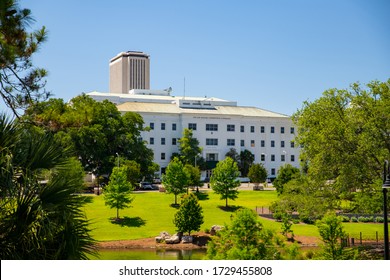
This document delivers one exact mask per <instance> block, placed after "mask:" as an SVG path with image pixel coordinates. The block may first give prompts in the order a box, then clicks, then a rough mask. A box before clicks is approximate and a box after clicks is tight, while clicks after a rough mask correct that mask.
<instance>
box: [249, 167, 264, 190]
mask: <svg viewBox="0 0 390 280" xmlns="http://www.w3.org/2000/svg"><path fill="white" fill-rule="evenodd" d="M248 177H249V179H250V180H251V182H252V183H254V184H255V186H258V185H259V183H264V182H265V180H267V177H268V174H267V170H266V169H265V167H264V165H263V164H262V163H255V164H252V165H251V167H250V168H249V172H248Z"/></svg>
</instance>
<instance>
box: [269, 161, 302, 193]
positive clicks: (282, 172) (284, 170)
mask: <svg viewBox="0 0 390 280" xmlns="http://www.w3.org/2000/svg"><path fill="white" fill-rule="evenodd" d="M299 173H300V171H299V169H298V168H296V167H294V166H292V165H291V164H286V165H284V166H281V167H280V169H279V171H278V176H277V177H276V179H275V180H274V181H273V185H274V187H275V188H276V190H277V192H278V194H282V193H283V186H284V185H285V184H287V183H288V182H289V181H291V180H293V179H295V178H297V177H298V176H299Z"/></svg>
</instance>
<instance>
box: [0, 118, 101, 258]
mask: <svg viewBox="0 0 390 280" xmlns="http://www.w3.org/2000/svg"><path fill="white" fill-rule="evenodd" d="M70 155H71V154H70V152H69V150H67V149H63V148H62V147H61V146H59V145H58V143H57V142H56V141H55V140H54V138H53V137H52V136H51V135H50V134H45V133H38V132H37V131H36V130H34V129H30V127H28V126H24V127H22V126H21V125H20V124H18V123H16V122H11V121H9V120H8V119H7V118H6V117H5V116H4V115H2V116H0V194H1V195H0V196H1V199H0V232H1V234H0V247H1V250H0V259H86V258H87V255H88V254H91V253H92V254H94V253H95V249H94V245H95V241H94V240H93V239H92V238H91V236H90V229H89V223H88V221H87V219H86V217H85V216H84V211H83V209H82V207H84V206H85V204H86V202H87V200H86V199H85V197H82V196H80V195H77V193H78V192H79V191H80V190H81V188H82V175H83V174H82V172H80V170H81V168H80V164H79V163H78V162H77V160H75V159H74V158H71V157H70Z"/></svg>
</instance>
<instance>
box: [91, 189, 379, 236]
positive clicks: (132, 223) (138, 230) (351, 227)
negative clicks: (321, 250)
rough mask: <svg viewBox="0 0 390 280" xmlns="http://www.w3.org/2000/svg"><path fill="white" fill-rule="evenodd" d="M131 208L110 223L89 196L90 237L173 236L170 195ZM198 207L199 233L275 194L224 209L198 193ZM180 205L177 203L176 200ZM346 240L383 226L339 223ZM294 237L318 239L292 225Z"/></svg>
mask: <svg viewBox="0 0 390 280" xmlns="http://www.w3.org/2000/svg"><path fill="white" fill-rule="evenodd" d="M133 196H134V201H133V203H132V206H133V207H132V208H129V209H123V210H122V211H121V216H122V218H123V219H122V222H121V223H113V222H112V218H113V217H115V215H116V211H115V210H114V209H109V208H107V207H106V206H105V205H104V199H103V195H100V196H95V195H92V196H91V198H92V199H91V201H92V202H91V203H89V204H88V205H86V206H85V213H86V215H87V218H88V219H89V220H90V222H91V228H92V232H91V233H92V236H93V237H94V238H95V239H97V240H98V241H109V240H130V239H142V238H149V237H155V236H157V235H158V234H159V233H160V232H161V231H168V232H169V233H174V232H175V225H174V223H173V218H174V215H175V213H176V212H177V208H174V207H172V206H171V204H172V195H169V194H166V193H161V192H134V194H133ZM198 198H199V204H200V205H201V206H202V209H203V215H204V223H203V225H202V227H201V231H206V230H207V229H210V228H211V226H213V225H224V224H225V223H229V222H230V221H231V218H232V217H233V215H234V213H235V211H236V210H238V209H240V208H249V209H255V208H256V206H259V205H261V206H269V205H270V204H271V203H272V201H274V200H276V199H277V193H276V191H250V190H248V191H240V194H239V197H238V198H237V200H236V201H234V204H232V205H231V206H230V208H229V209H226V208H225V207H224V206H225V205H224V202H223V201H221V200H220V198H219V195H218V194H216V193H214V192H213V191H212V190H204V189H203V190H201V191H200V193H198ZM178 201H179V202H180V199H179V200H178ZM259 219H260V220H261V222H262V224H263V225H264V227H266V228H269V229H271V230H275V231H277V232H281V225H282V223H280V222H277V221H275V220H271V219H265V218H261V217H259ZM343 225H344V228H345V231H346V233H347V234H349V236H356V237H357V236H360V232H362V233H363V238H365V236H367V238H368V239H372V240H374V239H375V234H376V232H379V236H381V234H382V235H383V233H382V231H383V224H378V223H351V222H348V223H343ZM292 230H293V232H294V235H295V236H309V237H319V233H318V229H317V227H316V226H315V225H308V224H303V223H299V224H294V225H293V226H292Z"/></svg>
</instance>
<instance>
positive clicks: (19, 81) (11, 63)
mask: <svg viewBox="0 0 390 280" xmlns="http://www.w3.org/2000/svg"><path fill="white" fill-rule="evenodd" d="M32 22H33V18H32V16H31V11H30V10H28V9H22V8H20V7H19V5H18V1H16V0H2V1H1V3H0V34H1V35H0V46H1V47H0V95H1V97H2V98H3V100H4V102H5V104H6V105H7V106H8V107H9V108H10V109H11V110H12V112H13V113H14V115H15V116H16V117H19V112H18V109H25V108H26V107H27V106H29V105H31V104H33V103H34V102H36V101H39V100H45V99H47V98H48V97H49V95H50V94H49V93H48V92H47V91H46V90H45V89H44V86H45V84H46V81H45V80H44V78H45V77H46V76H47V71H46V70H45V69H42V68H37V67H34V66H33V64H32V56H33V55H34V54H35V53H36V52H37V51H38V50H39V48H40V47H41V45H42V44H43V43H44V42H45V41H46V39H47V32H46V29H45V27H42V28H41V29H39V30H36V31H33V32H31V33H30V32H28V31H27V28H28V27H29V26H30V25H31V24H32Z"/></svg>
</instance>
